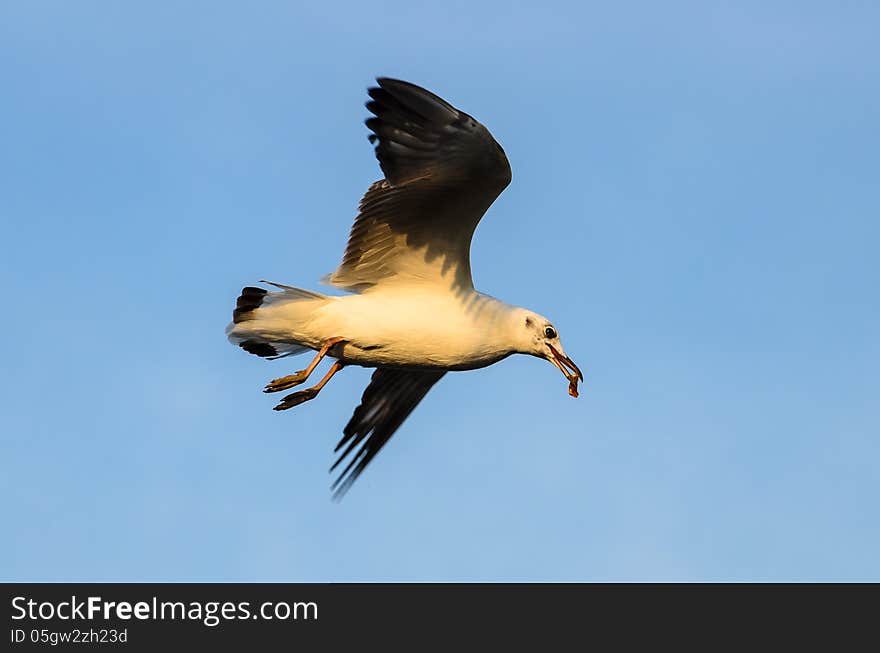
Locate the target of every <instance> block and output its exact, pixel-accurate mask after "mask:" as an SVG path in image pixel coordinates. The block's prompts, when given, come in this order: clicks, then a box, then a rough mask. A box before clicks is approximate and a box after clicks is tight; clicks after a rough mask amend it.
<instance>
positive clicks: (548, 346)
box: [512, 309, 584, 397]
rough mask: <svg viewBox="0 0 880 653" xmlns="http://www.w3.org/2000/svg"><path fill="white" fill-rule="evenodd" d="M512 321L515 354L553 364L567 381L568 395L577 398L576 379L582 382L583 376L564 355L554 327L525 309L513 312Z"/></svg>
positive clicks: (543, 318)
mask: <svg viewBox="0 0 880 653" xmlns="http://www.w3.org/2000/svg"><path fill="white" fill-rule="evenodd" d="M513 319H514V320H515V321H514V323H513V325H512V326H513V333H514V339H515V341H516V352H517V353H518V354H530V355H531V356H537V357H538V358H545V359H547V360H548V361H550V362H551V363H553V365H555V366H556V367H557V368H559V371H561V372H562V373H563V374H564V375H565V378H566V379H568V394H570V395H571V396H572V397H577V396H578V391H577V384H578V379H580V380H581V381H583V380H584V375H583V374H582V373H581V371H580V369H579V368H578V366H577V365H575V364H574V361H573V360H571V359H570V358H569V357H568V356H566V355H565V350H564V349H563V348H562V342H560V340H559V334H558V333H557V332H556V327H554V326H553V324H551V322H550V320H548V319H547V318H546V317H544V316H542V315H538V314H537V313H533V312H532V311H528V310H526V309H520V310H518V311H515V315H514V317H513Z"/></svg>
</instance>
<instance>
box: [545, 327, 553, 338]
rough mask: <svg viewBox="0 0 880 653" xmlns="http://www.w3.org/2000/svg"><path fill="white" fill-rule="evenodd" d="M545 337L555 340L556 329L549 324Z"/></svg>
mask: <svg viewBox="0 0 880 653" xmlns="http://www.w3.org/2000/svg"><path fill="white" fill-rule="evenodd" d="M544 337H545V338H550V339H551V340H553V338H555V337H556V329H554V328H553V327H551V326H548V327H547V328H546V329H544Z"/></svg>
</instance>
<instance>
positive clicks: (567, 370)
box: [547, 344, 584, 397]
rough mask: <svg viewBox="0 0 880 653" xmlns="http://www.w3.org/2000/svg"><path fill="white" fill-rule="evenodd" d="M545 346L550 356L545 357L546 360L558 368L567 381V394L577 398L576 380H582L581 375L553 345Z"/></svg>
mask: <svg viewBox="0 0 880 653" xmlns="http://www.w3.org/2000/svg"><path fill="white" fill-rule="evenodd" d="M547 346H548V347H549V348H550V356H548V357H547V360H549V361H550V362H551V363H553V364H554V365H555V366H556V367H558V368H559V371H560V372H562V373H563V374H564V375H565V378H566V379H568V394H570V395H571V396H572V397H577V396H578V389H577V388H578V379H580V380H581V381H583V380H584V375H583V373H582V372H581V370H580V368H579V367H578V366H577V365H575V363H574V361H573V360H571V359H570V358H569V357H568V356H566V355H565V354H562V353H560V352H559V351H558V350H557V349H556V347H554V346H553V345H550V344H548V345H547Z"/></svg>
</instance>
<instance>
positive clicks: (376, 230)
mask: <svg viewBox="0 0 880 653" xmlns="http://www.w3.org/2000/svg"><path fill="white" fill-rule="evenodd" d="M377 81H378V83H379V86H378V87H374V88H371V89H369V94H370V97H371V98H372V100H371V101H370V102H367V108H368V109H369V110H370V111H371V112H372V113H374V114H375V117H373V118H369V119H368V120H367V127H369V128H370V130H372V131H373V134H371V135H370V141H371V142H373V143H377V145H376V158H378V159H379V165H380V166H381V167H382V172H384V173H385V179H383V180H381V181H377V182H376V183H374V184H373V185H372V186H370V188H369V190H367V193H366V195H364V197H363V199H362V200H361V203H360V207H359V209H360V212H359V214H358V216H357V218H356V219H355V222H354V226H352V229H351V235H350V236H349V240H348V247H347V248H346V250H345V255H344V256H343V259H342V264H341V265H340V266H339V268H338V269H337V270H336V271H335V272H334V273H333V274H331V275H330V276H329V277H328V279H327V281H329V283H331V284H333V285H335V286H339V287H340V288H345V289H347V290H353V291H361V290H365V289H367V288H369V287H370V286H372V285H374V284H376V283H379V282H380V281H382V280H392V279H395V278H398V279H403V280H408V281H413V280H417V281H419V282H422V283H425V282H428V283H442V284H444V285H446V286H449V287H454V288H455V289H457V290H462V289H470V288H473V283H472V281H471V270H470V244H471V236H473V233H474V229H475V228H476V226H477V223H478V222H479V221H480V218H481V217H483V214H484V213H485V212H486V209H488V208H489V206H490V205H491V204H492V202H494V201H495V198H496V197H498V195H499V194H500V193H501V191H503V190H504V188H505V187H506V186H507V185H508V184H509V183H510V164H509V163H508V161H507V156H505V154H504V150H502V149H501V146H500V145H499V144H498V143H497V142H496V141H495V139H494V138H492V134H490V133H489V130H487V129H486V128H485V127H483V125H481V124H480V123H478V122H477V121H476V120H474V119H473V118H472V117H471V116H469V115H468V114H466V113H464V112H463V111H459V110H458V109H456V108H455V107H453V106H452V105H450V104H448V103H447V102H445V101H444V100H442V99H440V98H439V97H437V96H436V95H434V94H433V93H430V92H428V91H426V90H425V89H423V88H420V87H418V86H415V85H414V84H409V83H407V82H402V81H398V80H394V79H387V78H379V79H378V80H377ZM447 275H450V277H449V278H446V277H447Z"/></svg>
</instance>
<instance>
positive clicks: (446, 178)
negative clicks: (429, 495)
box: [226, 77, 584, 500]
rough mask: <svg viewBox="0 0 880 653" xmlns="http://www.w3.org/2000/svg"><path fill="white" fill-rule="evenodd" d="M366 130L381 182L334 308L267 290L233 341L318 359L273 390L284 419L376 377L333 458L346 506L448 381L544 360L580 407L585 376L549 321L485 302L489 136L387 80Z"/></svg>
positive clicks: (246, 296) (251, 300) (310, 294)
mask: <svg viewBox="0 0 880 653" xmlns="http://www.w3.org/2000/svg"><path fill="white" fill-rule="evenodd" d="M367 92H368V95H369V98H370V99H369V101H368V102H367V103H366V108H367V109H368V110H369V112H370V113H371V114H372V115H371V116H370V117H369V118H368V119H367V120H366V121H365V122H366V126H367V128H368V129H369V131H370V133H369V134H368V137H369V141H370V143H371V144H373V145H374V146H375V154H376V158H377V159H378V161H379V166H380V168H381V169H382V173H383V175H384V177H383V178H382V179H380V180H379V181H376V182H375V183H373V184H372V185H370V187H369V188H368V189H367V191H366V194H365V195H364V196H363V198H362V199H361V200H360V203H359V206H358V214H357V217H356V218H355V221H354V224H353V226H352V227H351V231H350V234H349V238H348V242H347V245H346V247H345V251H344V254H343V257H342V262H341V263H340V265H339V267H338V268H337V269H336V270H335V271H334V272H333V273H332V274H329V275H327V276H326V277H324V278H323V279H322V281H323V282H325V283H327V284H329V285H331V286H334V287H335V288H337V289H339V290H342V291H345V294H341V295H326V294H322V293H318V292H314V291H311V290H305V289H302V288H297V287H294V286H288V285H285V284H281V283H275V282H269V281H265V280H262V281H261V282H260V283H261V284H264V285H266V286H269V287H271V288H272V290H267V289H266V288H263V287H258V286H248V287H245V288H244V289H242V291H241V294H240V295H239V297H238V299H237V300H236V305H235V309H234V310H233V317H232V322H231V323H230V324H229V325H228V326H227V328H226V335H227V337H228V339H229V340H230V341H231V342H232V343H233V344H235V345H237V346H239V347H240V348H241V349H243V350H244V351H246V352H248V353H250V354H254V355H256V356H261V357H264V358H267V359H277V358H284V357H287V356H291V355H295V354H300V353H303V352H306V351H309V350H311V351H314V352H316V354H315V356H314V358H313V359H312V361H311V362H310V363H309V364H308V366H306V367H305V368H304V369H302V370H300V371H297V372H295V373H293V374H290V375H287V376H282V377H280V378H276V379H274V380H272V381H270V382H269V383H268V384H267V385H266V387H265V388H264V389H263V390H264V392H267V393H275V392H282V391H285V390H289V389H291V388H294V387H296V386H299V385H301V384H303V383H305V382H306V381H307V380H308V379H309V378H310V376H311V374H312V373H313V372H314V371H315V369H316V368H317V367H318V365H319V364H320V363H321V361H322V360H323V359H324V358H330V359H332V360H333V363H332V365H331V366H330V368H329V369H328V371H327V372H326V374H325V375H324V376H323V377H322V378H321V380H320V381H318V382H317V383H316V384H315V385H313V386H311V387H309V388H306V389H303V390H299V391H297V392H293V393H291V394H288V395H286V396H284V397H283V398H282V399H281V401H280V402H279V403H278V404H277V405H276V406H275V407H274V409H275V410H276V411H284V410H287V409H290V408H293V407H295V406H298V405H300V404H303V403H305V402H307V401H311V400H313V399H314V398H315V397H317V396H318V394H319V393H320V392H321V389H322V388H323V387H324V386H325V385H326V384H327V383H328V382H329V381H330V379H332V378H333V376H334V375H335V374H337V373H338V372H339V371H340V370H342V369H344V368H345V367H349V366H361V367H366V368H374V371H373V373H372V376H371V379H370V383H369V385H368V386H367V388H366V390H365V391H364V393H363V396H362V398H361V402H360V405H358V406H357V407H356V408H355V410H354V414H353V415H352V417H351V419H350V420H349V421H348V423H347V424H346V426H345V428H344V429H343V432H342V438H341V439H340V440H339V442H338V444H337V445H336V448H335V452H336V454H338V456H337V458H336V460H335V462H334V463H333V466H332V467H331V468H330V471H331V472H333V471H334V470H336V469H337V468H339V467H340V466H341V465H342V464H343V463H344V462H345V463H346V464H345V467H344V468H343V469H342V470H341V472H337V476H336V478H335V480H334V481H332V484H331V492H332V496H333V498H334V499H337V500H338V499H341V498H342V497H343V496H344V495H345V494H346V492H347V491H348V490H349V489H350V488H351V486H352V484H353V483H354V482H355V480H356V479H357V478H358V477H359V476H360V475H361V473H362V472H363V471H364V469H365V468H366V467H367V466H368V465H369V464H370V462H371V461H372V460H373V459H374V458H375V456H376V455H377V454H378V453H379V451H381V449H382V448H383V447H384V446H385V444H386V443H387V442H388V441H389V439H390V438H391V436H392V435H394V433H395V432H396V431H397V429H398V428H399V427H400V426H401V424H403V422H404V420H406V418H407V417H408V416H409V415H410V413H412V411H413V410H414V409H415V408H416V406H418V404H419V402H421V401H422V399H423V398H424V397H425V395H427V393H428V392H429V391H430V390H431V388H432V387H434V385H436V384H437V382H438V381H440V379H442V378H443V377H444V376H445V375H446V374H447V373H448V372H452V371H465V370H475V369H479V368H483V367H486V366H489V365H492V364H494V363H497V362H498V361H500V360H502V359H505V358H507V357H508V356H510V355H512V354H527V355H531V356H535V357H538V358H544V359H546V360H547V361H549V362H550V363H552V364H553V365H554V366H555V367H557V368H558V369H559V370H560V371H561V372H562V374H563V375H564V376H565V377H566V379H567V380H568V382H569V385H568V393H569V395H571V396H572V397H577V396H578V381H581V382H582V381H583V380H584V376H583V374H582V372H581V370H580V369H579V368H578V366H577V365H576V364H575V363H574V361H572V360H571V358H569V357H568V355H567V354H566V353H565V350H564V349H563V347H562V343H561V341H560V338H559V334H558V332H557V330H556V327H555V326H554V325H553V324H552V323H551V322H550V320H548V319H547V318H545V317H543V316H542V315H540V314H538V313H536V312H534V311H531V310H529V309H526V308H521V307H518V306H515V305H512V304H507V303H505V302H502V301H500V300H498V299H495V298H494V297H492V296H490V295H488V294H484V293H482V292H479V291H477V290H476V289H475V288H474V284H473V280H472V277H471V265H470V246H471V239H472V237H473V235H474V230H475V229H476V227H477V224H478V223H479V222H480V219H481V218H482V217H483V214H484V213H485V212H486V211H487V209H488V208H489V207H490V206H491V204H492V203H493V202H494V201H495V199H496V198H497V197H498V196H499V195H500V194H501V192H502V191H503V190H504V189H505V188H506V187H507V186H508V184H509V183H510V181H511V169H510V163H509V162H508V159H507V155H506V154H505V152H504V150H503V149H502V147H501V145H499V144H498V142H497V141H496V140H495V138H494V137H493V136H492V134H491V133H490V132H489V130H488V129H487V128H486V127H484V126H483V125H482V124H481V123H479V122H478V121H477V120H476V119H474V118H473V117H471V116H470V115H468V114H467V113H465V112H464V111H461V110H459V109H456V108H455V107H454V106H452V105H451V104H450V103H448V102H447V101H445V100H443V99H442V98H440V97H439V96H437V95H435V94H434V93H432V92H430V91H428V90H426V89H424V88H422V87H420V86H417V85H415V84H412V83H409V82H406V81H402V80H398V79H392V78H388V77H379V78H377V79H376V86H373V87H370V88H369V89H368V91H367Z"/></svg>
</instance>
